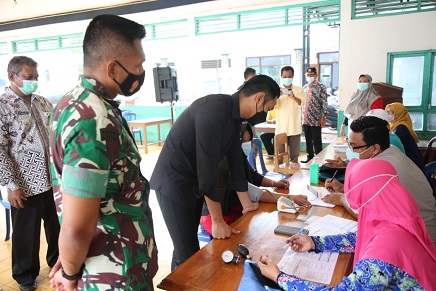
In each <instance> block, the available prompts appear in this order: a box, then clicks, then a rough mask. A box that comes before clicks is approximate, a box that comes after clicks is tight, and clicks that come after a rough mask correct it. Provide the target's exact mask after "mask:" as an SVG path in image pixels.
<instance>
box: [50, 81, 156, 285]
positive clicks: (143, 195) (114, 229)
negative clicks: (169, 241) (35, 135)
mask: <svg viewBox="0 0 436 291" xmlns="http://www.w3.org/2000/svg"><path fill="white" fill-rule="evenodd" d="M50 149H51V167H52V178H53V190H54V195H55V202H56V208H57V212H58V216H59V219H60V221H61V223H62V193H68V194H69V195H73V196H77V197H84V198H101V203H100V213H99V219H98V223H97V229H96V233H95V235H94V239H93V241H92V243H91V245H90V248H89V251H88V255H87V259H86V260H85V268H84V270H83V276H82V279H81V280H79V283H78V287H79V290H152V289H153V281H152V279H153V276H154V275H155V274H156V272H157V249H156V243H155V240H154V234H153V221H152V216H151V210H150V207H149V205H148V198H149V192H150V186H149V184H148V181H147V180H146V179H145V178H144V177H143V176H142V174H141V172H140V161H141V156H140V154H139V153H138V149H137V147H136V144H135V143H134V140H133V138H132V135H131V133H130V130H129V127H128V124H127V122H126V121H125V119H124V118H123V117H122V116H121V112H120V110H119V109H118V103H116V102H115V101H113V100H112V99H111V98H110V97H109V96H108V94H107V90H106V89H105V88H104V87H103V86H102V85H101V84H99V83H98V82H96V81H95V80H93V79H88V78H86V77H84V76H81V78H80V81H79V85H78V86H77V87H76V88H74V89H73V90H72V91H70V92H69V93H67V94H66V95H65V96H64V97H63V98H62V99H61V100H60V101H59V103H58V104H57V106H56V108H55V110H54V113H53V117H52V124H51V132H50ZM78 215H80V213H78Z"/></svg>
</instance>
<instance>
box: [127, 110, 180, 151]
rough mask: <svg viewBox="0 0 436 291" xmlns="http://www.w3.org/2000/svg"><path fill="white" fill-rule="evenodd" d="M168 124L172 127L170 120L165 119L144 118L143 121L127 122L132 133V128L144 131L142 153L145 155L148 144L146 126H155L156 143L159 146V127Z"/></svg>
mask: <svg viewBox="0 0 436 291" xmlns="http://www.w3.org/2000/svg"><path fill="white" fill-rule="evenodd" d="M165 123H168V124H169V125H170V127H171V126H172V125H173V122H172V120H171V118H167V117H151V118H144V119H136V120H131V121H129V126H130V130H131V131H132V132H133V128H134V127H139V128H142V129H143V130H144V145H143V147H144V151H145V153H148V147H147V146H148V145H149V144H150V143H148V142H147V126H151V125H157V142H158V143H159V145H160V144H161V142H162V141H163V140H161V138H160V125H161V124H165Z"/></svg>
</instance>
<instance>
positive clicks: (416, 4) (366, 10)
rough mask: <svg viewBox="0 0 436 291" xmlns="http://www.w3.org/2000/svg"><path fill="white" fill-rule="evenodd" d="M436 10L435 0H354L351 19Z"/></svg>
mask: <svg viewBox="0 0 436 291" xmlns="http://www.w3.org/2000/svg"><path fill="white" fill-rule="evenodd" d="M434 10H436V2H435V0H407V1H404V0H353V2H352V6H351V19H361V18H371V17H380V16H391V15H401V14H408V13H419V12H426V11H434Z"/></svg>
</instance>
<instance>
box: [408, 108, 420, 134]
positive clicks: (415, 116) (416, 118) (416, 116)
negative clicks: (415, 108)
mask: <svg viewBox="0 0 436 291" xmlns="http://www.w3.org/2000/svg"><path fill="white" fill-rule="evenodd" d="M409 115H410V118H411V119H412V123H413V129H414V130H423V124H424V121H423V119H424V118H423V117H424V116H423V114H422V113H421V112H409Z"/></svg>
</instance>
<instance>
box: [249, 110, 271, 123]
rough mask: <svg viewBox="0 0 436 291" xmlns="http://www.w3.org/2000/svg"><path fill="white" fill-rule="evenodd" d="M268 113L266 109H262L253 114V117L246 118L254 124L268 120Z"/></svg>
mask: <svg viewBox="0 0 436 291" xmlns="http://www.w3.org/2000/svg"><path fill="white" fill-rule="evenodd" d="M266 115H267V113H266V112H265V111H261V112H258V113H256V114H255V115H253V116H252V117H250V118H248V119H246V120H247V122H248V123H250V124H251V125H252V126H254V125H256V124H259V123H262V122H265V121H266Z"/></svg>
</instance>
